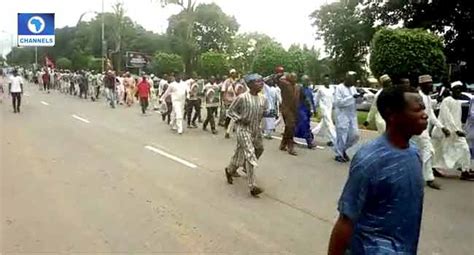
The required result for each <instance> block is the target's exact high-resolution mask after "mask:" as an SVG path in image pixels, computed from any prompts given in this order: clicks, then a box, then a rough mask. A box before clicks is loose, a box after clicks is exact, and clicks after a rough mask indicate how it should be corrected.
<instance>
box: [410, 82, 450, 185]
mask: <svg viewBox="0 0 474 255" xmlns="http://www.w3.org/2000/svg"><path fill="white" fill-rule="evenodd" d="M418 85H419V89H420V90H419V94H420V96H421V98H422V99H423V104H424V105H425V112H426V114H427V115H428V121H429V123H431V124H432V125H434V126H435V127H437V128H438V129H440V130H441V132H442V133H443V135H444V136H446V137H449V136H450V135H451V132H449V130H448V129H447V128H446V127H444V125H443V124H442V123H441V122H440V121H439V120H438V119H437V118H436V115H435V114H434V111H433V106H432V105H431V98H430V93H431V92H433V79H432V78H431V76H430V75H427V74H425V75H421V76H420V77H418ZM412 139H413V141H414V142H415V143H416V145H417V147H418V149H419V150H420V156H421V160H422V162H423V177H424V179H425V181H426V185H428V187H430V188H432V189H438V190H439V189H441V186H440V185H439V184H438V183H436V182H435V181H434V179H435V178H434V175H433V157H434V153H435V150H434V148H433V144H432V143H431V137H430V133H429V129H428V127H427V128H426V129H425V131H423V133H421V135H418V136H414V137H413V138H412Z"/></svg>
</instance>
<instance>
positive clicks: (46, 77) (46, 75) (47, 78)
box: [41, 73, 49, 83]
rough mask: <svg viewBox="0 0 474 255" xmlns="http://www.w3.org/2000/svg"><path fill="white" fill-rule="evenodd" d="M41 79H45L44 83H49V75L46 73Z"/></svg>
mask: <svg viewBox="0 0 474 255" xmlns="http://www.w3.org/2000/svg"><path fill="white" fill-rule="evenodd" d="M41 78H43V82H46V83H48V82H49V73H44V74H43V77H41Z"/></svg>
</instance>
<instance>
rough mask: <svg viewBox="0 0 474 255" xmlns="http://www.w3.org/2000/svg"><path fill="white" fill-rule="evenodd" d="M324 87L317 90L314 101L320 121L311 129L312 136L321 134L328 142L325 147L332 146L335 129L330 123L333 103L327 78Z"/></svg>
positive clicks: (334, 139)
mask: <svg viewBox="0 0 474 255" xmlns="http://www.w3.org/2000/svg"><path fill="white" fill-rule="evenodd" d="M323 83H324V86H323V87H321V88H319V89H318V92H317V93H316V97H315V101H316V108H318V107H319V109H321V110H320V114H321V121H320V122H319V124H318V125H317V126H316V127H314V128H313V130H312V132H313V134H314V136H316V135H318V134H319V133H320V132H323V134H324V136H325V137H326V139H327V140H328V143H327V145H328V146H332V145H333V144H334V143H335V142H336V127H335V126H334V122H333V121H332V108H333V103H334V88H332V87H330V86H329V76H328V75H326V76H325V77H324V81H323Z"/></svg>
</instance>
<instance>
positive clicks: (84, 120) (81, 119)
mask: <svg viewBox="0 0 474 255" xmlns="http://www.w3.org/2000/svg"><path fill="white" fill-rule="evenodd" d="M72 117H73V118H74V119H77V120H80V121H82V122H85V123H91V122H90V121H88V120H86V119H84V118H81V117H79V116H77V115H75V114H73V115H72Z"/></svg>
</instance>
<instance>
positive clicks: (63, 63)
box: [56, 57, 72, 69]
mask: <svg viewBox="0 0 474 255" xmlns="http://www.w3.org/2000/svg"><path fill="white" fill-rule="evenodd" d="M56 66H57V67H58V68H60V69H71V67H72V62H71V60H69V59H68V58H65V57H60V58H58V60H56Z"/></svg>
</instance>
